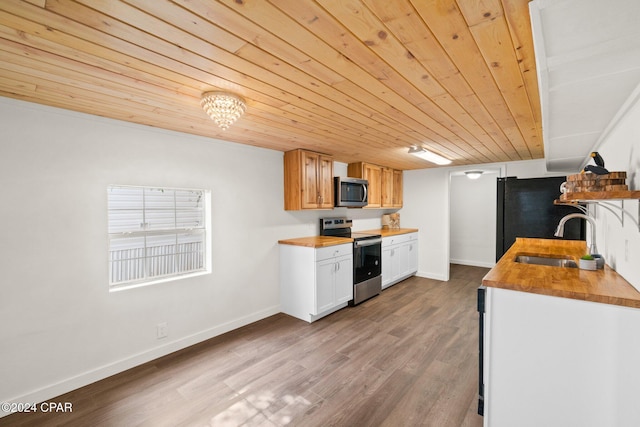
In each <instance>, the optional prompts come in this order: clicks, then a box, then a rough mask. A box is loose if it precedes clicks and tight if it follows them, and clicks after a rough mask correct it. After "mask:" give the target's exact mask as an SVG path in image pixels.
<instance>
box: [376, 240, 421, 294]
mask: <svg viewBox="0 0 640 427" xmlns="http://www.w3.org/2000/svg"><path fill="white" fill-rule="evenodd" d="M417 271H418V233H405V234H397V235H393V236H388V237H383V238H382V289H384V288H388V287H389V286H391V285H394V284H396V283H398V282H400V281H401V280H404V279H406V278H407V277H410V276H412V275H414V274H416V272H417Z"/></svg>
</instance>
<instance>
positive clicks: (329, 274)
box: [279, 243, 353, 322]
mask: <svg viewBox="0 0 640 427" xmlns="http://www.w3.org/2000/svg"><path fill="white" fill-rule="evenodd" d="M279 246H280V305H281V307H280V308H281V310H282V312H283V313H286V314H288V315H290V316H294V317H297V318H298V319H302V320H304V321H306V322H313V321H315V320H318V319H320V318H321V317H324V316H326V315H328V314H331V313H333V312H334V311H336V310H339V309H341V308H343V307H346V306H347V304H348V302H349V301H350V300H352V299H353V246H352V245H351V243H347V244H340V245H333V246H326V247H320V248H314V247H307V246H296V245H289V244H280V245H279Z"/></svg>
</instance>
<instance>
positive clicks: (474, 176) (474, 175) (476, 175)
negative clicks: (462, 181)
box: [464, 171, 483, 179]
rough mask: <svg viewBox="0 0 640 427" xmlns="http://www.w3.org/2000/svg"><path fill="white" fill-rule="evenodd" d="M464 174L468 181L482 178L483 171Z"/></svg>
mask: <svg viewBox="0 0 640 427" xmlns="http://www.w3.org/2000/svg"><path fill="white" fill-rule="evenodd" d="M464 174H465V175H467V178H469V179H478V178H480V176H482V174H483V171H466V172H465V173H464Z"/></svg>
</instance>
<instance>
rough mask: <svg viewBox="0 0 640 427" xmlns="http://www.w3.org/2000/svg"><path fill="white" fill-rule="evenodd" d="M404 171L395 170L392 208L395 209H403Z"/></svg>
mask: <svg viewBox="0 0 640 427" xmlns="http://www.w3.org/2000/svg"><path fill="white" fill-rule="evenodd" d="M402 202H403V198H402V171H401V170H397V169H394V170H393V196H392V197H391V206H392V207H394V208H401V207H402Z"/></svg>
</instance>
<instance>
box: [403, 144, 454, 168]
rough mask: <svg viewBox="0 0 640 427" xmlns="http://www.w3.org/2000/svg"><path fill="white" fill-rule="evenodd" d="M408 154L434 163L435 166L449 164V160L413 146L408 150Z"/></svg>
mask: <svg viewBox="0 0 640 427" xmlns="http://www.w3.org/2000/svg"><path fill="white" fill-rule="evenodd" d="M409 154H413V155H414V156H417V157H420V158H421V159H424V160H426V161H428V162H431V163H435V164H436V165H448V164H450V163H451V160H449V159H447V158H444V157H442V156H440V155H438V154H436V153H432V152H431V151H427V150H425V149H424V148H422V147H418V146H417V145H413V146H412V147H411V148H409Z"/></svg>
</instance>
